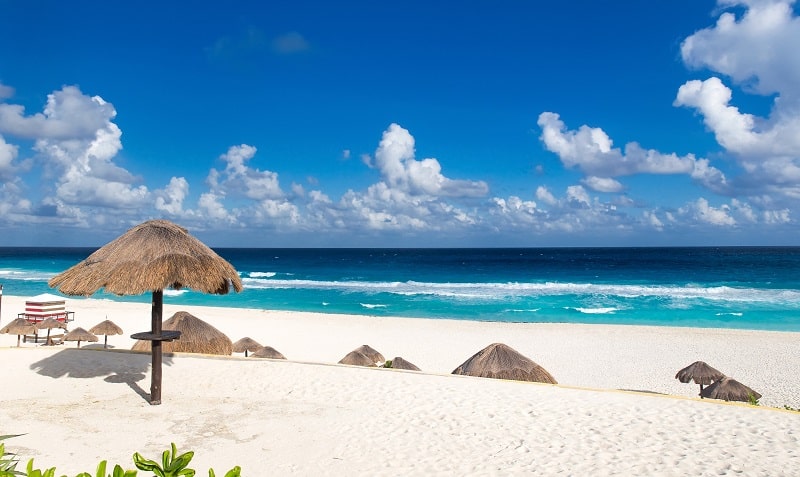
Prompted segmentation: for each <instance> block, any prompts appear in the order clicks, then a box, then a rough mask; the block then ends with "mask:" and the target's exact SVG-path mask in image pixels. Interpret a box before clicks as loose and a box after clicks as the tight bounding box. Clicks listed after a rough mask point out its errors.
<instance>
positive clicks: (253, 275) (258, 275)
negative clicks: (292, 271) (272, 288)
mask: <svg viewBox="0 0 800 477" xmlns="http://www.w3.org/2000/svg"><path fill="white" fill-rule="evenodd" d="M248 275H250V278H271V277H274V276H275V275H277V273H275V272H250V273H249V274H248Z"/></svg>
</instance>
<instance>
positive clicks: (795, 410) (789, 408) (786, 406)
mask: <svg viewBox="0 0 800 477" xmlns="http://www.w3.org/2000/svg"><path fill="white" fill-rule="evenodd" d="M783 408H784V409H786V410H787V411H794V412H800V408H796V407H792V406H788V405H786V404H784V405H783Z"/></svg>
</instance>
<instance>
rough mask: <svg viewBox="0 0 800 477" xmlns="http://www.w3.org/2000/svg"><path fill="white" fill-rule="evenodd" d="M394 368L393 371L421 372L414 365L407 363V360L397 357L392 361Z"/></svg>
mask: <svg viewBox="0 0 800 477" xmlns="http://www.w3.org/2000/svg"><path fill="white" fill-rule="evenodd" d="M392 368H393V369H408V370H410V371H419V370H420V369H419V368H418V367H416V366H415V365H414V364H413V363H411V362H408V361H406V360H405V359H403V358H401V357H400V356H398V357H396V358H395V359H393V360H392Z"/></svg>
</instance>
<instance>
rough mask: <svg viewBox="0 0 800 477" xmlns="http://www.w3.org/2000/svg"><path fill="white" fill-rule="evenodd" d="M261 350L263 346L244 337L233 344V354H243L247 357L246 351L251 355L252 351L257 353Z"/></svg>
mask: <svg viewBox="0 0 800 477" xmlns="http://www.w3.org/2000/svg"><path fill="white" fill-rule="evenodd" d="M261 348H263V346H262V345H261V344H260V343H259V342H258V341H256V340H254V339H253V338H251V337H249V336H245V337H244V338H242V339H240V340H237V341H236V342H235V343H233V352H234V353H245V355H247V352H248V351H250V352H251V353H252V352H253V351H258V350H259V349H261Z"/></svg>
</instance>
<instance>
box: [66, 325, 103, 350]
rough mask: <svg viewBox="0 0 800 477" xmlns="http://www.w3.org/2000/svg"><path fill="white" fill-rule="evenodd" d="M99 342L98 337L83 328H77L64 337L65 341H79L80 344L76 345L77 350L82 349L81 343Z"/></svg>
mask: <svg viewBox="0 0 800 477" xmlns="http://www.w3.org/2000/svg"><path fill="white" fill-rule="evenodd" d="M97 340H98V338H97V336H95V335H94V334H93V333H90V332H88V331H86V330H84V329H83V328H81V327H78V328H75V329H74V330H72V331H70V332H68V333H67V334H65V335H64V341H77V342H78V344H77V345H76V348H80V347H81V341H89V342H92V343H93V342H95V341H97Z"/></svg>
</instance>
